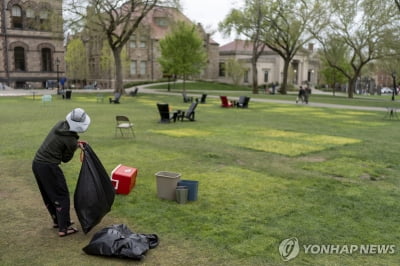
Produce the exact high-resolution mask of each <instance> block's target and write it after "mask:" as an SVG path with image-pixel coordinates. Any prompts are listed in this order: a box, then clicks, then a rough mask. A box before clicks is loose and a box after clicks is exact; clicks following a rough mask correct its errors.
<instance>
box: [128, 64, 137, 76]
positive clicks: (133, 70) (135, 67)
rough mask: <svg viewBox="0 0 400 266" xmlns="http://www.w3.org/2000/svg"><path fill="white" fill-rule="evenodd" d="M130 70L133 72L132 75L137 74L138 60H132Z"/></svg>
mask: <svg viewBox="0 0 400 266" xmlns="http://www.w3.org/2000/svg"><path fill="white" fill-rule="evenodd" d="M130 72H131V75H136V74H137V62H136V61H131V67H130Z"/></svg>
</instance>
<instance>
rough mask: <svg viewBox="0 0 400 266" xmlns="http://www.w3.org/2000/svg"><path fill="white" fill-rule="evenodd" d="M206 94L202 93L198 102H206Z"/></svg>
mask: <svg viewBox="0 0 400 266" xmlns="http://www.w3.org/2000/svg"><path fill="white" fill-rule="evenodd" d="M206 98H207V94H205V93H203V94H202V95H201V98H200V103H206Z"/></svg>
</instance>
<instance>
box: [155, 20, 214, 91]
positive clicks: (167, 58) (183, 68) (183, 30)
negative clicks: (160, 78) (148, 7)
mask: <svg viewBox="0 0 400 266" xmlns="http://www.w3.org/2000/svg"><path fill="white" fill-rule="evenodd" d="M160 48H161V57H160V58H159V62H160V64H161V67H162V69H163V72H164V73H166V74H173V75H178V76H181V77H182V78H183V81H184V85H183V90H185V81H186V80H187V78H188V77H189V76H190V75H194V74H198V73H200V72H201V70H202V69H203V68H204V66H205V65H206V63H207V54H206V52H205V50H204V45H203V39H202V38H201V36H200V35H199V33H198V31H197V28H196V26H195V25H190V24H188V23H186V22H184V21H178V22H177V23H176V24H175V25H173V27H172V30H171V32H170V33H169V34H168V35H166V36H165V38H164V39H162V40H160Z"/></svg>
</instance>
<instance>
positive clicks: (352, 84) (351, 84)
mask: <svg viewBox="0 0 400 266" xmlns="http://www.w3.org/2000/svg"><path fill="white" fill-rule="evenodd" d="M356 82H357V76H355V77H354V78H351V79H350V80H349V88H348V90H347V95H348V97H349V98H353V94H354V89H355V88H356Z"/></svg>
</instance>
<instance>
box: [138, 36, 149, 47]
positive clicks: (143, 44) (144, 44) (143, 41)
mask: <svg viewBox="0 0 400 266" xmlns="http://www.w3.org/2000/svg"><path fill="white" fill-rule="evenodd" d="M146 47H147V38H146V36H140V42H139V48H146Z"/></svg>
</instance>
